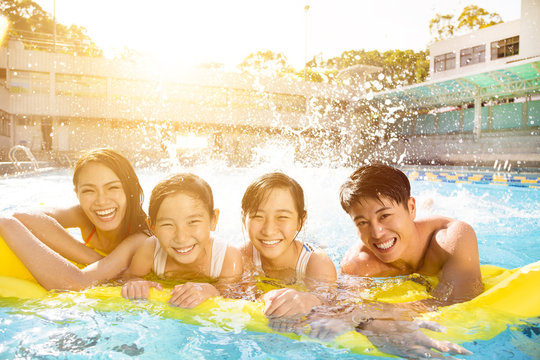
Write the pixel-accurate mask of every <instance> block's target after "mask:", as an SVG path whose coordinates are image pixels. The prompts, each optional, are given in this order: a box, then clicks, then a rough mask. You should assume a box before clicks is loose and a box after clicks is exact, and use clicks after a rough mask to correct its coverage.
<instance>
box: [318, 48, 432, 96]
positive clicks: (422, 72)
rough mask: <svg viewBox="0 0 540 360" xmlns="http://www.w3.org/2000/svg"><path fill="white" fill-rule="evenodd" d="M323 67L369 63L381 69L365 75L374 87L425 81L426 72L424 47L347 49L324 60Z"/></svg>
mask: <svg viewBox="0 0 540 360" xmlns="http://www.w3.org/2000/svg"><path fill="white" fill-rule="evenodd" d="M324 65H325V67H326V68H331V69H335V70H337V71H340V70H344V69H347V68H350V67H351V66H354V65H371V66H376V67H379V68H381V71H378V72H374V73H372V74H369V75H367V76H366V81H368V82H372V83H373V85H374V86H373V89H372V90H374V91H382V90H389V89H394V88H396V87H399V86H407V85H413V84H415V83H421V82H423V81H425V79H426V77H427V75H428V73H429V60H428V58H427V53H426V52H425V51H419V52H415V51H413V50H388V51H385V52H379V51H377V50H371V51H365V50H349V51H344V52H343V53H342V54H341V56H338V57H335V58H331V59H329V60H328V61H326V62H325V64H324Z"/></svg>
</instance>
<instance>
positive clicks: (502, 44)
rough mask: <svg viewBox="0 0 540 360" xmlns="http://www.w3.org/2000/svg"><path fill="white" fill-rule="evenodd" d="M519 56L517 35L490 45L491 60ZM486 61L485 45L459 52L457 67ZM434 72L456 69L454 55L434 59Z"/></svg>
mask: <svg viewBox="0 0 540 360" xmlns="http://www.w3.org/2000/svg"><path fill="white" fill-rule="evenodd" d="M517 54H519V35H518V36H513V37H510V38H507V39H502V40H498V41H493V42H492V43H491V60H496V59H500V58H504V57H508V56H513V55H517ZM485 61H486V45H484V44H483V45H478V46H473V47H470V48H467V49H462V50H461V51H460V52H459V66H460V67H463V66H467V65H472V64H479V63H483V62H485ZM434 62H435V66H434V70H435V72H440V71H446V70H451V69H455V68H456V54H455V53H454V52H449V53H446V54H442V55H437V56H435V58H434Z"/></svg>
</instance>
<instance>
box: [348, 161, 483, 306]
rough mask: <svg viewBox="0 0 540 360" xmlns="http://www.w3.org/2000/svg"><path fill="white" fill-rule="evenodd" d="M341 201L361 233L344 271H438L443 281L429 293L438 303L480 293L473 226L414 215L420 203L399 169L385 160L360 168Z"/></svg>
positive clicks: (374, 273) (379, 274)
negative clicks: (411, 193) (412, 195)
mask: <svg viewBox="0 0 540 360" xmlns="http://www.w3.org/2000/svg"><path fill="white" fill-rule="evenodd" d="M340 201H341V206H342V207H343V209H344V210H345V211H346V212H347V213H348V214H349V216H350V217H351V219H352V220H353V222H354V224H355V226H356V229H357V232H358V236H359V237H360V241H359V242H358V243H357V244H355V245H353V246H352V247H351V248H350V249H349V250H348V251H347V252H346V253H345V255H344V256H343V259H342V260H341V273H342V274H348V275H358V276H370V277H383V276H384V277H386V276H398V275H409V274H413V273H418V274H421V275H428V276H429V275H436V276H437V277H438V279H439V283H438V285H437V286H436V287H435V289H434V290H433V291H432V293H431V295H432V296H433V300H434V301H436V304H437V305H446V304H452V303H457V302H462V301H466V300H470V299H472V298H473V297H475V296H477V295H478V294H480V293H481V292H482V290H483V286H482V282H481V276H480V264H479V260H478V242H477V240H476V234H475V232H474V230H473V229H472V227H471V226H470V225H468V224H466V223H464V222H462V221H459V220H455V219H451V218H447V217H442V216H432V217H429V218H425V219H416V201H415V199H414V198H413V197H411V195H410V183H409V180H408V179H407V176H406V175H405V174H404V173H403V172H401V171H400V170H398V169H395V168H393V167H390V166H387V165H381V164H374V165H367V166H362V167H360V168H359V169H357V170H356V171H355V172H354V173H353V174H352V175H351V176H350V177H349V179H348V180H347V181H346V182H345V183H344V184H343V185H342V186H341V192H340Z"/></svg>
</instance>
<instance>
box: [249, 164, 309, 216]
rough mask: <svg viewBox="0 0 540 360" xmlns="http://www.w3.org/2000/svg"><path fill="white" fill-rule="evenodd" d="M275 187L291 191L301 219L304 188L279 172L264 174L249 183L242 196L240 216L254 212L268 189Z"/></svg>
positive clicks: (303, 209) (303, 205)
mask: <svg viewBox="0 0 540 360" xmlns="http://www.w3.org/2000/svg"><path fill="white" fill-rule="evenodd" d="M276 188H281V189H288V190H289V191H290V192H291V195H292V197H293V199H294V204H295V206H296V212H297V213H298V219H299V220H300V221H303V220H304V218H305V216H306V208H305V203H304V190H302V187H301V186H300V184H298V182H296V180H294V179H293V178H292V177H290V176H287V175H285V174H283V173H281V172H272V173H268V174H264V175H262V176H260V177H258V178H257V179H255V181H253V182H252V183H251V184H249V186H248V187H247V189H246V192H245V193H244V196H243V197H242V217H244V218H245V217H246V216H248V215H253V214H255V213H256V212H257V210H258V209H259V206H260V205H261V203H262V202H263V201H264V200H265V199H266V197H267V196H268V194H269V192H270V190H272V189H276Z"/></svg>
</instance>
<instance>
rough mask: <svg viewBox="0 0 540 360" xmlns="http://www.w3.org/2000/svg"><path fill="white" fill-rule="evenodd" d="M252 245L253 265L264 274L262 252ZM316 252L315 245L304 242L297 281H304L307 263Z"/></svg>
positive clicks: (297, 264)
mask: <svg viewBox="0 0 540 360" xmlns="http://www.w3.org/2000/svg"><path fill="white" fill-rule="evenodd" d="M252 247H253V265H254V266H255V269H256V270H257V271H258V272H260V273H262V274H264V270H263V268H262V261H261V254H260V253H259V251H258V250H257V249H256V248H255V246H253V245H252ZM314 252H315V248H314V247H313V246H311V245H310V244H308V243H302V251H301V252H300V257H299V258H298V262H297V263H296V281H302V280H304V278H305V277H306V269H307V264H308V262H309V258H310V257H311V255H312V254H313V253H314Z"/></svg>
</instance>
